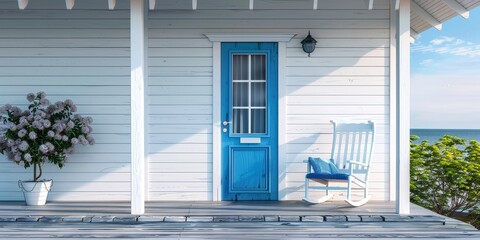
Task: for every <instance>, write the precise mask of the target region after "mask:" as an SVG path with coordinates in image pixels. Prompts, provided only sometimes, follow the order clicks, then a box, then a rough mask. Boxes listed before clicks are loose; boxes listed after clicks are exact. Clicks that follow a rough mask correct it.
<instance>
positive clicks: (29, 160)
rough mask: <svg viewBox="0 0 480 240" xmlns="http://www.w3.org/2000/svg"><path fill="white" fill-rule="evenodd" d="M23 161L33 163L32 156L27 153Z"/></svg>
mask: <svg viewBox="0 0 480 240" xmlns="http://www.w3.org/2000/svg"><path fill="white" fill-rule="evenodd" d="M23 159H25V161H27V162H31V161H32V155H30V153H25V154H24V155H23Z"/></svg>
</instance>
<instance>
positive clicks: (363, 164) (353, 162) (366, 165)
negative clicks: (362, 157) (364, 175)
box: [347, 161, 368, 167]
mask: <svg viewBox="0 0 480 240" xmlns="http://www.w3.org/2000/svg"><path fill="white" fill-rule="evenodd" d="M347 163H349V164H351V165H352V164H354V165H360V166H363V167H368V164H365V163H361V162H356V161H347Z"/></svg>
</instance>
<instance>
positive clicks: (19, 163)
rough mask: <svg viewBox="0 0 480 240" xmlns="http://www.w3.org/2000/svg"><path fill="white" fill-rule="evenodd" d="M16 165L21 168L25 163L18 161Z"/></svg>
mask: <svg viewBox="0 0 480 240" xmlns="http://www.w3.org/2000/svg"><path fill="white" fill-rule="evenodd" d="M16 163H17V164H18V165H20V166H22V167H23V166H25V162H24V161H18V162H16Z"/></svg>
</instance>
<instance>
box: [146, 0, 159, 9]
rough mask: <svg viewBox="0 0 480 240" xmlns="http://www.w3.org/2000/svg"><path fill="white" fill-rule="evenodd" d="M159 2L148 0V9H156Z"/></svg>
mask: <svg viewBox="0 0 480 240" xmlns="http://www.w3.org/2000/svg"><path fill="white" fill-rule="evenodd" d="M156 3H157V1H156V0H149V1H148V9H150V10H155V4H156Z"/></svg>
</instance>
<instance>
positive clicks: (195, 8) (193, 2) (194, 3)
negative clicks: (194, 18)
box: [192, 0, 197, 10]
mask: <svg viewBox="0 0 480 240" xmlns="http://www.w3.org/2000/svg"><path fill="white" fill-rule="evenodd" d="M192 10H197V0H192Z"/></svg>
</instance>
